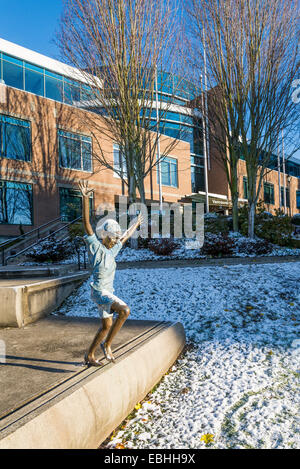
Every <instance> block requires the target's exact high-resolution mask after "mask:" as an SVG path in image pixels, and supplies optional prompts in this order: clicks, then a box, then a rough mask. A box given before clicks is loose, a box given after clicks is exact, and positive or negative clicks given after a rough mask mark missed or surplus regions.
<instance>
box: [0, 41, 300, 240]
mask: <svg viewBox="0 0 300 469" xmlns="http://www.w3.org/2000/svg"><path fill="white" fill-rule="evenodd" d="M168 81H169V85H168V87H167V88H166V89H164V90H163V92H161V94H160V99H161V100H162V101H164V100H165V101H168V100H170V97H171V96H174V90H172V86H175V85H174V83H175V78H172V77H171V76H170V77H169V78H168ZM86 88H87V84H86V83H85V82H84V81H80V79H79V77H78V73H76V70H75V69H73V68H72V67H69V66H67V65H65V64H63V63H61V62H58V61H56V60H53V59H50V58H48V57H45V56H43V55H41V54H38V53H35V52H33V51H30V50H28V49H25V48H23V47H20V46H17V45H15V44H12V43H10V42H8V41H5V40H3V39H0V136H1V137H0V145H1V168H0V196H1V197H0V239H5V238H8V237H10V236H16V235H19V234H20V224H21V225H22V229H23V230H24V231H25V232H26V231H30V230H32V229H33V228H36V227H38V226H40V225H43V224H44V223H47V222H49V221H50V220H54V219H56V218H58V217H60V216H61V215H63V216H65V217H67V218H68V219H72V217H73V218H75V217H76V216H77V215H78V213H79V212H80V207H81V197H80V193H79V192H78V191H77V190H76V187H77V183H78V182H79V181H81V180H85V179H88V180H89V182H90V186H91V187H92V188H94V189H95V193H94V198H93V200H91V205H92V206H93V209H97V207H98V206H99V204H101V203H103V202H110V203H114V202H115V200H116V197H117V196H118V195H125V196H126V187H124V184H122V181H121V179H120V178H119V177H117V175H116V174H115V173H114V172H113V171H112V170H109V169H106V168H104V167H101V165H100V164H99V162H98V161H97V160H96V159H95V158H93V154H94V153H95V152H94V150H95V146H96V145H97V143H96V141H95V139H93V137H92V134H91V130H90V129H89V127H88V125H85V124H84V121H85V119H84V114H85V113H90V112H92V111H88V110H84V109H83V108H82V107H81V106H80V103H81V98H82V96H83V95H84V93H85V89H86ZM192 99H193V96H192V95H191V92H190V91H188V87H187V89H186V90H183V91H182V92H181V93H180V95H177V96H176V99H175V102H174V104H173V103H172V106H171V107H170V108H169V110H168V113H167V115H166V118H165V125H164V128H163V129H161V131H162V133H163V134H164V138H163V139H162V146H163V145H168V143H169V139H172V138H176V139H178V143H177V144H176V146H175V147H174V148H173V149H172V151H171V154H169V155H168V157H166V158H165V160H164V161H163V163H162V164H161V172H162V186H161V188H162V194H163V200H164V202H168V203H172V202H180V203H185V202H189V201H204V196H205V187H204V164H203V151H202V144H201V138H199V135H200V134H201V132H199V128H200V127H199V123H201V119H199V117H195V115H193V112H192V111H191V109H189V106H188V103H189V102H190V101H191V100H192ZM95 118H98V119H101V117H100V116H98V115H97V117H96V115H95ZM98 138H99V139H101V138H102V136H101V135H99V137H98ZM101 145H102V147H103V148H104V151H105V152H107V155H108V157H109V158H111V161H112V162H113V164H116V165H118V164H119V161H120V160H119V158H120V155H119V151H118V147H117V145H116V143H115V142H114V140H113V138H112V139H106V140H103V138H102V141H101ZM70 148H71V149H72V151H70ZM208 168H209V169H208V193H209V203H210V210H216V211H228V210H230V192H229V187H228V184H227V181H226V176H225V171H224V168H223V167H222V164H221V162H220V159H218V157H217V153H216V152H214V150H213V148H212V150H211V151H210V155H209V161H208ZM286 169H287V171H286V172H287V176H286V187H287V202H288V203H287V205H289V209H288V210H289V211H290V213H291V214H294V213H299V212H300V165H299V164H296V163H295V164H290V165H287V168H286ZM239 176H240V177H239V184H240V194H241V197H240V199H241V200H240V202H241V203H244V202H245V201H246V198H247V197H246V196H247V194H246V181H245V177H246V170H245V164H244V162H243V161H240V164H239ZM282 178H283V176H282V174H281V184H282V181H283V179H282ZM158 179H159V178H158V173H157V169H156V168H154V169H153V170H152V172H151V173H150V175H149V176H148V177H147V179H146V181H145V189H146V199H147V202H149V203H150V202H158V200H159V184H158ZM262 191H263V192H262V199H264V200H265V201H266V207H267V209H268V210H269V211H274V209H275V208H276V207H279V203H278V200H279V198H278V197H279V196H278V194H279V189H278V173H277V171H276V170H273V171H271V172H269V173H268V174H267V175H266V181H265V186H264V188H263V189H262ZM70 207H71V208H70Z"/></svg>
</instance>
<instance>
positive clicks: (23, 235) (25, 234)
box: [0, 215, 62, 251]
mask: <svg viewBox="0 0 300 469" xmlns="http://www.w3.org/2000/svg"><path fill="white" fill-rule="evenodd" d="M61 219H62V215H61V216H60V217H58V218H54V219H53V220H51V221H48V222H47V223H44V224H43V225H40V226H38V227H37V228H35V229H34V230H31V231H27V233H24V234H22V235H20V236H18V237H17V238H13V239H12V240H8V241H5V242H4V243H2V244H0V250H1V251H3V250H5V246H7V245H9V246H11V243H12V242H13V245H15V244H16V241H17V240H18V239H20V240H21V241H24V240H25V238H26V236H28V235H30V234H33V233H35V232H36V231H37V232H38V235H39V231H40V230H41V229H42V228H45V226H48V225H51V223H55V222H57V221H58V220H61Z"/></svg>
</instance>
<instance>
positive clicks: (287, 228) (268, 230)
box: [255, 215, 293, 246]
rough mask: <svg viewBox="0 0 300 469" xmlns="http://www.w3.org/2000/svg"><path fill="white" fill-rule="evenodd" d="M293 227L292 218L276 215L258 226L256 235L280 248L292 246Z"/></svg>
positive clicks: (262, 221)
mask: <svg viewBox="0 0 300 469" xmlns="http://www.w3.org/2000/svg"><path fill="white" fill-rule="evenodd" d="M292 233H293V225H292V222H291V217H289V216H287V215H275V216H274V217H272V218H270V219H265V220H261V221H260V222H259V223H257V224H256V227H255V234H256V235H257V236H258V237H259V238H263V239H266V240H267V241H269V242H270V243H273V244H277V245H278V246H292Z"/></svg>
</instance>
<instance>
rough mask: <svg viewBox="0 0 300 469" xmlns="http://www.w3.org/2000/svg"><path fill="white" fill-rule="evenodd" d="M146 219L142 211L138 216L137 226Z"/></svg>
mask: <svg viewBox="0 0 300 469" xmlns="http://www.w3.org/2000/svg"><path fill="white" fill-rule="evenodd" d="M143 221H144V218H143V215H142V214H141V213H140V214H139V215H138V218H137V226H139V225H141V224H142V223H143Z"/></svg>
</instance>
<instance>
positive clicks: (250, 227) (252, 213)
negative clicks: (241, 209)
mask: <svg viewBox="0 0 300 469" xmlns="http://www.w3.org/2000/svg"><path fill="white" fill-rule="evenodd" d="M255 206H256V204H255V202H249V206H248V237H249V238H251V239H253V238H254V226H255Z"/></svg>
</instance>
